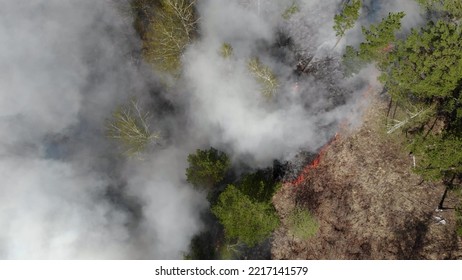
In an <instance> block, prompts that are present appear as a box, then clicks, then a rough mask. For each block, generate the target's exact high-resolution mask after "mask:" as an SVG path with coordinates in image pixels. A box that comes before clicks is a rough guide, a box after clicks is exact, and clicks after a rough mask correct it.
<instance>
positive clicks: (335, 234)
mask: <svg viewBox="0 0 462 280" xmlns="http://www.w3.org/2000/svg"><path fill="white" fill-rule="evenodd" d="M386 105H387V104H385V103H384V102H383V101H379V100H373V101H372V102H371V104H370V106H369V109H368V110H367V111H366V113H365V115H364V123H363V125H362V126H361V127H359V128H357V129H355V130H353V131H349V132H344V133H343V134H342V135H341V136H340V137H339V139H337V140H336V141H334V142H333V143H332V144H331V145H330V146H329V147H328V149H327V150H326V153H325V155H324V156H323V158H322V159H321V162H320V164H319V166H318V167H317V168H316V169H314V170H313V171H312V174H311V176H309V178H308V179H307V180H305V181H304V182H303V183H302V184H301V185H300V186H297V187H294V186H291V185H289V184H286V185H284V186H283V187H282V188H281V190H280V191H279V192H278V193H277V194H276V195H275V196H274V197H273V202H274V204H275V206H276V209H277V211H278V214H279V215H280V217H281V227H280V228H279V229H277V231H276V232H275V235H274V240H273V244H272V256H273V258H275V259H454V258H461V257H462V253H461V246H460V240H458V238H457V236H456V235H455V219H454V211H453V210H447V211H444V212H435V209H436V208H437V206H438V203H439V200H440V198H441V195H442V193H443V191H444V187H443V186H442V185H439V184H432V183H426V182H422V180H421V178H420V177H419V176H418V175H415V174H414V173H412V171H411V169H412V159H411V158H410V157H409V155H408V153H407V152H406V151H405V149H403V143H402V140H401V139H400V138H399V137H396V136H395V135H391V136H388V135H387V134H386V133H384V125H383V120H384V116H385V114H386V111H387V106H386ZM451 203H455V202H454V201H453V199H451V197H449V198H448V199H447V206H448V207H450V206H451ZM295 205H302V206H305V207H306V208H308V209H309V210H310V211H311V212H312V213H313V214H314V216H315V217H316V218H317V220H318V221H319V225H320V227H319V231H318V234H317V235H316V236H315V237H313V238H310V239H307V240H300V239H297V238H296V237H294V236H292V235H290V234H288V230H287V217H288V215H289V213H290V212H291V210H292V209H293V208H294V207H295ZM435 216H439V217H442V218H444V219H445V220H446V222H447V224H446V225H442V224H438V223H437V222H436V219H435Z"/></svg>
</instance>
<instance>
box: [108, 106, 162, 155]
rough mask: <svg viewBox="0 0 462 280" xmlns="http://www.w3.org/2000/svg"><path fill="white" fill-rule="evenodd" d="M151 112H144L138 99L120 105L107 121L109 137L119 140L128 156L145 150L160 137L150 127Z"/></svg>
mask: <svg viewBox="0 0 462 280" xmlns="http://www.w3.org/2000/svg"><path fill="white" fill-rule="evenodd" d="M148 120H149V113H146V112H143V111H142V110H141V108H140V106H139V104H138V102H137V100H136V99H132V100H131V101H130V102H129V103H128V104H125V105H121V106H119V107H118V108H117V109H116V110H115V111H114V112H113V113H112V118H111V119H109V120H108V121H107V122H106V132H107V135H108V137H109V138H112V139H115V140H117V141H118V142H119V143H120V144H121V145H122V148H123V149H124V154H125V155H128V156H134V155H138V154H140V153H141V152H143V151H144V150H145V149H146V147H147V146H148V144H149V143H151V142H152V141H154V140H155V139H158V138H159V135H157V134H154V133H152V132H151V131H150V129H149V124H148Z"/></svg>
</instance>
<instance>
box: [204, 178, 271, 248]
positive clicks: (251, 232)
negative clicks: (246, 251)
mask: <svg viewBox="0 0 462 280" xmlns="http://www.w3.org/2000/svg"><path fill="white" fill-rule="evenodd" d="M212 213H213V214H215V216H216V217H217V218H218V220H220V222H221V224H222V225H223V227H224V229H225V234H226V237H227V238H229V239H237V240H238V241H240V242H242V243H244V244H246V245H248V246H250V247H252V246H255V245H256V244H258V243H260V242H262V241H263V240H264V239H266V238H268V237H269V236H270V235H271V232H272V231H273V230H274V229H275V228H276V227H277V226H278V225H279V219H278V217H277V215H276V213H275V210H274V208H273V206H272V205H271V204H269V203H266V202H254V201H252V200H251V199H250V198H249V197H248V196H246V195H245V194H243V193H242V192H241V191H239V190H238V188H236V187H235V186H234V185H228V187H227V188H226V189H225V191H223V193H221V194H220V196H219V198H218V202H217V204H216V205H215V206H213V207H212Z"/></svg>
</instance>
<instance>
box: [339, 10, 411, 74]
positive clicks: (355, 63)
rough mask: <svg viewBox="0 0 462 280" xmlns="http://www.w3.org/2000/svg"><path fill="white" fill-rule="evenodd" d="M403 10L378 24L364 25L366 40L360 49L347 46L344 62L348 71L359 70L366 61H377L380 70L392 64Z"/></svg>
mask: <svg viewBox="0 0 462 280" xmlns="http://www.w3.org/2000/svg"><path fill="white" fill-rule="evenodd" d="M404 15H405V14H404V13H403V12H398V13H389V14H388V16H387V17H386V18H384V19H382V21H381V22H380V23H378V24H371V25H370V26H369V28H366V27H364V26H363V27H362V33H363V35H364V42H362V43H361V44H360V45H359V50H356V49H355V48H354V47H352V46H347V48H346V52H345V54H344V56H343V62H344V65H345V67H346V68H347V69H346V70H347V72H348V73H355V72H357V71H359V69H360V67H362V66H363V65H365V64H366V63H376V65H377V67H378V68H379V69H380V70H385V69H386V68H387V67H389V66H390V58H391V56H390V53H391V52H392V50H393V49H394V44H395V43H396V34H395V33H396V32H397V31H398V30H399V29H400V28H401V19H402V18H403V17H404Z"/></svg>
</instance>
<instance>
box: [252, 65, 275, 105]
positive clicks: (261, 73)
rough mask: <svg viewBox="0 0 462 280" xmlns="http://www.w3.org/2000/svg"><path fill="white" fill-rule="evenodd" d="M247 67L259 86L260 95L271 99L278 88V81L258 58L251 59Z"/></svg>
mask: <svg viewBox="0 0 462 280" xmlns="http://www.w3.org/2000/svg"><path fill="white" fill-rule="evenodd" d="M247 67H248V69H249V71H250V73H252V75H253V76H254V77H255V79H256V81H257V82H258V83H259V84H260V91H261V93H262V94H263V95H264V96H265V97H267V98H271V97H273V96H274V95H275V94H276V93H277V89H278V87H279V82H278V79H277V78H276V76H275V75H274V73H273V71H271V69H270V68H269V67H268V66H266V65H264V64H262V63H261V62H260V60H259V59H258V58H253V59H251V60H250V61H249V62H248V64H247Z"/></svg>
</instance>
